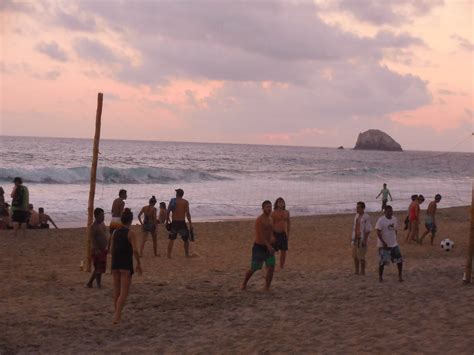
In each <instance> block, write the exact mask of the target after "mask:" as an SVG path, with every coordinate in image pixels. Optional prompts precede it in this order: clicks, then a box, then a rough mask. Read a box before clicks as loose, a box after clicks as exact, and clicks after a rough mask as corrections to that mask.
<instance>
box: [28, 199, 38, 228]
mask: <svg viewBox="0 0 474 355" xmlns="http://www.w3.org/2000/svg"><path fill="white" fill-rule="evenodd" d="M39 223H40V222H39V214H38V212H36V211H35V210H34V208H33V204H31V203H30V204H29V205H28V228H30V229H36V228H39Z"/></svg>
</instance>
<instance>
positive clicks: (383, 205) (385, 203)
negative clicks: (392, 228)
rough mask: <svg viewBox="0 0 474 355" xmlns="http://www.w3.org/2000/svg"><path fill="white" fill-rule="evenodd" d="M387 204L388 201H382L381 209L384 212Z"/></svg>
mask: <svg viewBox="0 0 474 355" xmlns="http://www.w3.org/2000/svg"><path fill="white" fill-rule="evenodd" d="M387 202H388V200H382V209H383V210H385V207H387Z"/></svg>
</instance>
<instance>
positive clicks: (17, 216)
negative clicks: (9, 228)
mask: <svg viewBox="0 0 474 355" xmlns="http://www.w3.org/2000/svg"><path fill="white" fill-rule="evenodd" d="M27 219H28V212H27V211H21V210H15V211H13V215H12V222H15V223H26V220H27Z"/></svg>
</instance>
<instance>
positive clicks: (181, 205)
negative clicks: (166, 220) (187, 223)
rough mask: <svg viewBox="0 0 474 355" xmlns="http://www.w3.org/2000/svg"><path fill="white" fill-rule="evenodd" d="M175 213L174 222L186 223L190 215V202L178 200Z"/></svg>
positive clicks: (182, 199)
mask: <svg viewBox="0 0 474 355" xmlns="http://www.w3.org/2000/svg"><path fill="white" fill-rule="evenodd" d="M172 212H173V221H184V220H185V219H186V214H187V213H189V202H188V201H187V200H185V199H184V198H177V199H176V207H175V209H174V211H172Z"/></svg>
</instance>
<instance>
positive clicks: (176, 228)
mask: <svg viewBox="0 0 474 355" xmlns="http://www.w3.org/2000/svg"><path fill="white" fill-rule="evenodd" d="M175 191H176V198H173V199H171V201H170V203H169V205H168V213H167V216H166V224H167V225H169V235H168V239H169V243H168V258H171V251H172V250H173V244H174V241H175V240H176V238H177V237H178V234H179V235H180V236H181V239H183V242H184V253H185V255H186V257H189V229H190V230H191V232H192V229H193V224H192V222H191V213H190V212H189V202H188V201H187V200H185V199H184V198H183V196H184V191H183V190H182V189H176V190H175ZM170 214H171V224H170ZM186 218H187V219H188V221H189V229H188V226H187V225H186Z"/></svg>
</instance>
